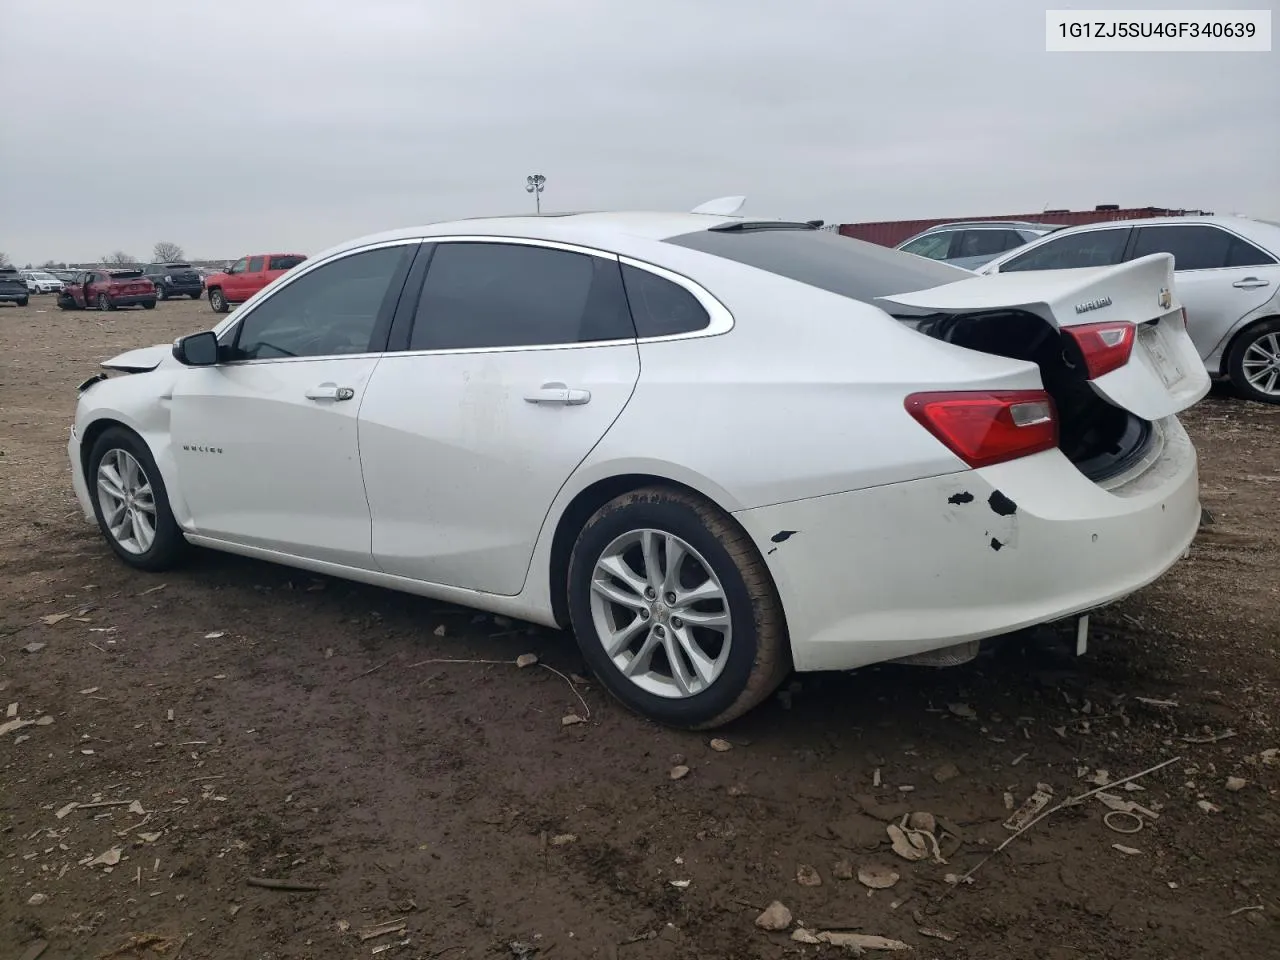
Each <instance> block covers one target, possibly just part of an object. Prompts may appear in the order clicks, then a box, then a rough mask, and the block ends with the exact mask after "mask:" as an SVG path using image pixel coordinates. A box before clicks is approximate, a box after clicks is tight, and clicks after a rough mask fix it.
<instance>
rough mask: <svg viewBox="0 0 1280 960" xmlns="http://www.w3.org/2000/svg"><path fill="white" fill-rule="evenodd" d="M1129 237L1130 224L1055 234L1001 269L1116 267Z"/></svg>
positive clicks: (1010, 270) (1009, 270)
mask: <svg viewBox="0 0 1280 960" xmlns="http://www.w3.org/2000/svg"><path fill="white" fill-rule="evenodd" d="M1128 239H1129V228H1128V227H1123V228H1120V229H1115V230H1086V231H1083V232H1081V233H1075V234H1071V235H1069V236H1065V237H1055V238H1054V239H1052V240H1049V241H1047V242H1045V243H1043V244H1041V245H1040V246H1038V247H1036V248H1035V249H1034V250H1028V251H1027V252H1026V253H1024V254H1022V255H1020V256H1017V257H1014V258H1013V259H1012V260H1010V261H1009V262H1008V263H1006V264H1004V265H1003V266H1002V267H1000V272H1001V273H1012V272H1014V271H1018V270H1069V269H1072V268H1074V267H1109V266H1113V265H1114V264H1117V263H1119V262H1120V257H1121V256H1122V255H1123V254H1124V245H1125V243H1126V241H1128Z"/></svg>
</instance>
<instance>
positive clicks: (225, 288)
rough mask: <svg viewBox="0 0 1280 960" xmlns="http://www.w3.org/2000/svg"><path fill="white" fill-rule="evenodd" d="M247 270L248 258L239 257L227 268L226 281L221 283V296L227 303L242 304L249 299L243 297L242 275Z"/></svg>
mask: <svg viewBox="0 0 1280 960" xmlns="http://www.w3.org/2000/svg"><path fill="white" fill-rule="evenodd" d="M248 268H249V258H248V257H241V258H240V259H239V260H237V261H236V262H235V263H233V264H232V265H231V266H229V267H228V268H227V273H226V279H225V280H224V281H223V283H222V295H223V296H224V297H226V298H227V300H228V301H229V302H231V303H242V302H244V301H245V300H247V299H249V298H248V297H246V296H245V295H244V289H245V286H244V274H245V271H246V270H247V269H248Z"/></svg>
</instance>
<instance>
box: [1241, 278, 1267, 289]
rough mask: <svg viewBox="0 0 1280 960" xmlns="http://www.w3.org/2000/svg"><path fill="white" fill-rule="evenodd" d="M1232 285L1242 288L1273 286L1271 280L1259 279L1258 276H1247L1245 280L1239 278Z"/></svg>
mask: <svg viewBox="0 0 1280 960" xmlns="http://www.w3.org/2000/svg"><path fill="white" fill-rule="evenodd" d="M1232 286H1233V287H1239V288H1240V289H1241V290H1253V289H1254V288H1256V287H1269V286H1271V281H1270V280H1259V279H1258V278H1257V277H1245V278H1244V279H1243V280H1237V281H1236V282H1235V283H1233V284H1232Z"/></svg>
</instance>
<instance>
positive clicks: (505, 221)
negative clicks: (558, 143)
mask: <svg viewBox="0 0 1280 960" xmlns="http://www.w3.org/2000/svg"><path fill="white" fill-rule="evenodd" d="M735 221H741V222H760V223H790V222H792V221H784V220H776V219H767V220H766V219H762V218H758V217H726V216H718V215H714V214H704V213H662V212H655V211H618V212H611V213H604V212H593V213H562V214H542V215H533V216H530V215H523V216H514V217H511V216H507V217H471V218H468V219H462V220H445V221H441V222H438V223H428V224H422V225H419V226H414V227H400V228H397V229H395V230H388V231H385V232H383V233H376V234H371V235H369V236H365V237H358V238H355V239H353V240H349V241H347V242H345V243H342V244H339V245H337V246H335V247H331V248H330V249H328V250H324V251H322V252H321V253H319V254H316V255H315V257H313V258H312V259H317V258H319V257H322V256H330V255H332V254H336V253H340V252H342V251H343V250H349V249H353V248H356V247H363V246H368V245H370V244H374V243H391V242H394V241H396V240H412V239H415V238H417V237H444V236H454V235H456V236H486V235H492V236H499V237H516V238H525V239H529V240H547V241H551V242H559V243H578V244H581V245H583V246H589V247H602V248H608V247H610V246H611V245H615V244H616V243H617V242H618V241H624V240H627V239H630V240H633V241H636V240H638V241H655V242H656V241H661V240H667V239H670V238H671V237H678V236H680V235H682V234H686V233H694V232H697V231H699V230H707V229H710V228H712V227H716V226H720V225H722V224H727V223H733V222H735Z"/></svg>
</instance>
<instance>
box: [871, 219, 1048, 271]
mask: <svg viewBox="0 0 1280 960" xmlns="http://www.w3.org/2000/svg"><path fill="white" fill-rule="evenodd" d="M1061 229H1062V227H1061V225H1059V224H1053V223H1027V222H1025V221H1022V220H973V221H967V220H957V221H953V222H951V223H940V224H938V225H937V226H934V227H930V228H929V229H928V230H923V231H921V232H920V233H917V234H915V235H914V236H910V237H908V238H907V239H906V240H903V241H902V242H901V243H899V244H898V245H897V246H896V247H894V249H895V250H902V251H903V252H904V253H914V254H915V255H916V256H917V257H928V258H929V259H930V260H938V261H941V262H942V263H949V264H951V265H952V266H953V267H964V268H965V269H966V270H977V269H978V268H979V267H981V266H983V265H984V264H986V263H990V262H991V261H992V260H994V259H995V258H996V257H998V256H1000V255H1001V254H1002V253H1004V252H1005V251H1007V250H1014V249H1016V248H1018V247H1021V246H1023V245H1025V244H1027V243H1030V242H1031V241H1032V240H1035V239H1037V238H1039V237H1043V236H1044V235H1045V234H1049V233H1052V232H1053V231H1055V230H1061Z"/></svg>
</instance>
